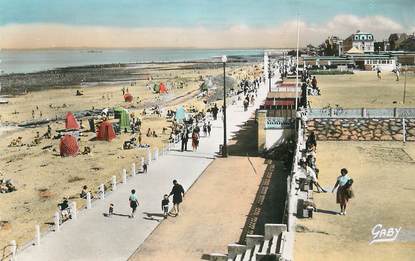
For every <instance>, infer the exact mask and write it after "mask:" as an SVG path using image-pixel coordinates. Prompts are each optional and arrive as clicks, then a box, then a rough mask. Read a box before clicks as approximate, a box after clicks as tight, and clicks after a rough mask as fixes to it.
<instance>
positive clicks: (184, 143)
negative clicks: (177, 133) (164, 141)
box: [181, 128, 200, 151]
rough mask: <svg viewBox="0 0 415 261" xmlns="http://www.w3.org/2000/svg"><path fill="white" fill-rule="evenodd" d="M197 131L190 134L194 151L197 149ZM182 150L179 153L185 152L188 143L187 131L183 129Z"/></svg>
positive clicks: (198, 136)
mask: <svg viewBox="0 0 415 261" xmlns="http://www.w3.org/2000/svg"><path fill="white" fill-rule="evenodd" d="M199 138H200V135H199V131H196V130H193V132H192V148H193V151H196V150H197V149H198V148H199ZM181 140H182V148H181V151H187V143H188V142H189V130H188V129H187V128H185V129H184V130H183V132H182V137H181Z"/></svg>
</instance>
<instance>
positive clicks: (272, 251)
mask: <svg viewBox="0 0 415 261" xmlns="http://www.w3.org/2000/svg"><path fill="white" fill-rule="evenodd" d="M279 238H280V237H279V236H277V235H275V236H273V237H272V244H271V247H270V249H269V253H270V254H277V253H278V252H277V251H278V249H277V247H278V240H279Z"/></svg>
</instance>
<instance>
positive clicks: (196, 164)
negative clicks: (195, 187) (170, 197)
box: [18, 85, 267, 261]
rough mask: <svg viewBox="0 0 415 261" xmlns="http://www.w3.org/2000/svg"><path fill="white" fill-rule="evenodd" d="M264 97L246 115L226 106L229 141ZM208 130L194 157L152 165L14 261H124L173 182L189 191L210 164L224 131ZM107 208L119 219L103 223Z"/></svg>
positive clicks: (174, 155) (174, 154) (262, 92)
mask: <svg viewBox="0 0 415 261" xmlns="http://www.w3.org/2000/svg"><path fill="white" fill-rule="evenodd" d="M266 93H267V88H265V87H264V85H261V87H260V88H259V90H258V98H257V99H256V102H255V104H254V106H250V107H249V109H248V111H246V112H244V110H243V107H242V104H241V103H240V102H238V104H237V105H233V106H228V110H227V117H228V138H229V139H230V138H231V137H232V136H231V135H232V134H233V133H235V132H237V131H238V130H239V129H240V127H241V126H242V125H243V124H244V122H245V121H247V120H248V119H249V117H250V116H251V115H252V113H253V112H254V111H255V109H256V108H258V106H259V104H260V103H261V102H262V101H263V100H264V99H265V97H266ZM212 125H213V126H212V134H211V136H210V137H205V138H201V141H200V149H199V150H198V151H197V152H179V151H175V150H173V151H170V152H169V153H168V155H165V156H160V157H159V159H158V160H157V161H153V162H152V163H151V165H150V166H149V171H148V173H147V174H143V175H137V176H135V177H132V178H129V179H128V182H127V184H120V185H118V187H117V190H116V191H115V192H114V193H111V194H110V195H108V196H107V197H106V198H105V200H98V201H95V202H94V203H93V205H92V209H88V210H84V211H81V212H80V213H78V218H77V219H76V220H71V221H69V222H66V223H65V224H64V225H63V226H62V227H61V231H59V232H52V233H48V234H47V235H46V236H44V237H43V238H42V239H41V244H40V246H33V247H29V248H27V249H26V250H24V251H23V252H21V253H18V260H19V261H23V260H30V261H32V260H51V261H52V260H101V261H102V260H127V259H128V258H129V256H130V255H131V254H133V252H134V251H135V250H136V249H137V247H139V246H140V245H141V244H142V243H143V242H144V240H145V239H146V238H147V237H148V236H149V235H150V233H152V231H153V230H154V229H155V228H156V227H157V225H158V224H159V223H160V220H161V217H158V216H157V215H151V213H155V214H157V213H160V212H161V207H160V202H161V199H162V196H163V194H166V193H169V192H170V189H171V187H172V180H173V179H177V180H178V181H179V183H181V184H182V185H183V187H184V189H185V190H188V189H189V188H190V187H191V185H192V184H193V183H194V182H195V181H196V180H197V179H198V177H199V176H200V175H201V174H202V172H203V171H204V170H205V169H206V168H207V166H208V165H209V164H210V163H211V162H212V161H213V159H214V157H215V155H216V153H217V152H218V150H219V144H221V143H222V142H223V134H222V133H223V126H222V121H221V120H220V119H219V120H218V121H214V122H212ZM189 144H190V143H189ZM189 147H191V146H189ZM108 164H111V162H108ZM126 168H127V169H128V168H129V166H126ZM120 171H121V170H120ZM131 189H136V191H137V193H138V196H139V201H140V206H139V208H138V210H137V215H136V217H135V218H134V219H130V218H128V217H127V215H128V214H130V208H129V204H128V197H129V194H130V190H131ZM110 203H113V204H114V205H115V210H114V211H115V213H118V214H121V215H116V216H113V217H111V218H107V217H104V215H103V213H106V212H107V210H108V206H109V204H110ZM146 213H150V215H147V214H146Z"/></svg>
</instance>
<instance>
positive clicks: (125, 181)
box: [122, 169, 127, 184]
mask: <svg viewBox="0 0 415 261" xmlns="http://www.w3.org/2000/svg"><path fill="white" fill-rule="evenodd" d="M122 183H123V184H126V183H127V170H126V169H122Z"/></svg>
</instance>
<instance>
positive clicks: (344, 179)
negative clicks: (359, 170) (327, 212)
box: [332, 168, 353, 215]
mask: <svg viewBox="0 0 415 261" xmlns="http://www.w3.org/2000/svg"><path fill="white" fill-rule="evenodd" d="M347 173H348V171H347V169H345V168H343V169H341V170H340V174H341V175H340V176H338V177H337V181H336V184H334V188H333V190H332V192H334V190H335V189H336V188H337V187H338V188H337V194H336V202H337V203H338V204H340V213H339V214H340V215H346V207H347V202H348V201H349V199H350V198H351V197H353V192H352V189H351V184H352V183H353V180H352V179H351V178H350V177H349V175H347Z"/></svg>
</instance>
